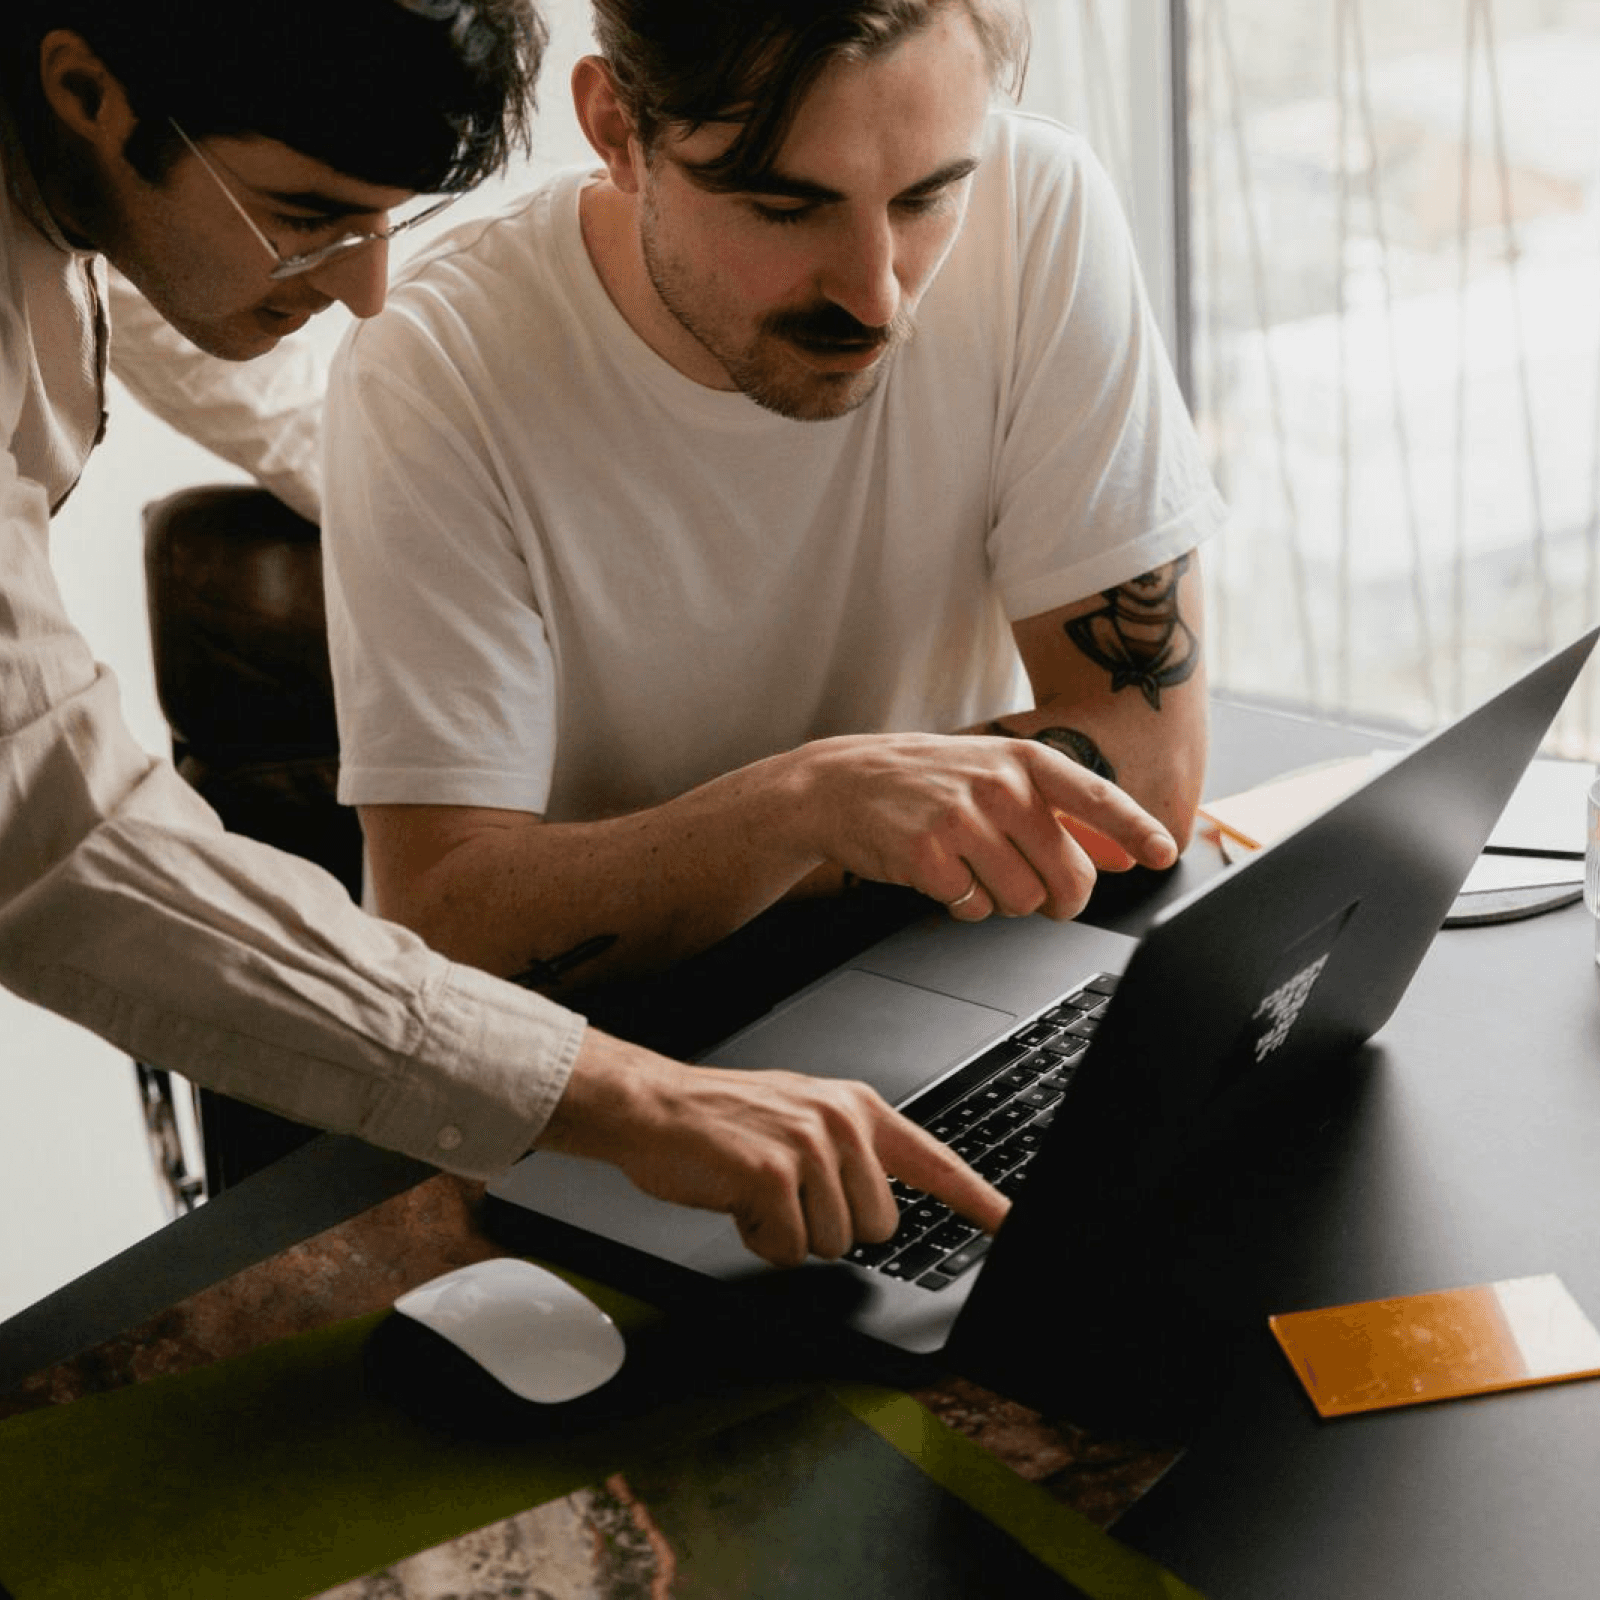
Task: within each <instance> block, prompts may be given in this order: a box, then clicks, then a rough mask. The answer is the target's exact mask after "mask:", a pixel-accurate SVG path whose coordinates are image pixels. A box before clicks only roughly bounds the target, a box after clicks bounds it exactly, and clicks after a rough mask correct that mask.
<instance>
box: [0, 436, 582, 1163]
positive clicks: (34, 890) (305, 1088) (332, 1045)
mask: <svg viewBox="0 0 1600 1600" xmlns="http://www.w3.org/2000/svg"><path fill="white" fill-rule="evenodd" d="M48 543H49V506H48V504H47V499H46V495H45V491H44V490H43V488H42V487H41V486H40V485H39V484H37V483H34V482H32V481H30V480H29V479H28V478H26V477H24V476H23V475H22V474H21V472H20V471H19V469H18V466H17V462H16V459H15V458H14V457H13V456H12V455H11V454H10V453H9V452H7V453H3V454H0V841H3V848H0V982H3V983H4V984H5V985H6V987H8V988H10V989H12V990H13V991H15V992H16V993H17V994H19V995H22V996H23V997H25V998H27V999H29V1000H32V1001H35V1002H37V1003H38V1004H40V1005H43V1006H46V1007H48V1008H49V1009H51V1010H53V1011H57V1012H60V1013H62V1014H63V1015H65V1016H68V1017H71V1018H73V1019H74V1020H76V1021H78V1022H80V1023H82V1024H83V1025H85V1026H86V1027H88V1028H90V1029H92V1030H93V1031H95V1032H96V1033H99V1034H101V1035H102V1036H103V1037H105V1038H107V1039H109V1040H111V1041H112V1042H114V1043H115V1044H117V1045H118V1046H120V1047H121V1048H123V1049H126V1050H128V1051H129V1052H130V1053H132V1054H134V1055H136V1056H138V1057H139V1058H141V1059H143V1060H146V1061H149V1062H152V1063H154V1064H156V1065H159V1066H164V1067H169V1068H171V1069H173V1070H175V1071H179V1072H181V1073H183V1074H184V1075H185V1076H187V1077H189V1078H190V1079H192V1080H194V1081H195V1082H198V1083H202V1084H206V1085H208V1086H210V1087H213V1088H216V1089H219V1090H222V1091H224V1092H226V1093H228V1094H232V1095H236V1096H238V1097H239V1098H241V1099H244V1100H248V1101H251V1102H253V1103H255V1104H258V1105H261V1106H265V1107H267V1108H268V1109H271V1110H274V1111H277V1112H280V1113H281V1114H283V1115H286V1116H289V1117H293V1118H296V1119H298V1120H300V1121H302V1122H308V1123H312V1124H315V1125H317V1126H319V1127H324V1128H329V1129H332V1130H334V1131H337V1132H343V1133H352V1134H356V1135H358V1136H360V1137H361V1138H364V1139H367V1140H369V1141H371V1142H372V1143H375V1144H379V1145H384V1146H387V1147H389V1148H392V1149H396V1150H400V1151H404V1152H405V1153H406V1154H408V1155H412V1156H415V1157H418V1158H420V1159H422V1160H426V1161H431V1162H434V1163H436V1164H437V1165H439V1166H442V1167H446V1168H448V1169H450V1170H452V1171H456V1172H462V1173H467V1174H471V1175H474V1176H486V1175H488V1174H489V1173H492V1172H495V1171H498V1170H500V1169H501V1168H503V1167H505V1166H507V1165H509V1164H510V1163H511V1162H512V1161H514V1160H516V1159H517V1158H518V1157H519V1156H521V1155H522V1154H523V1153H524V1152H525V1151H526V1150H528V1148H529V1147H530V1146H531V1145H532V1144H533V1142H534V1140H535V1139H536V1138H537V1136H538V1134H539V1133H540V1131H541V1130H542V1129H543V1127H544V1124H545V1121H546V1120H547V1118H548V1117H549V1115H550V1112H551V1110H552V1109H553V1108H554V1106H555V1105H556V1103H557V1101H558V1100H559V1099H560V1096H561V1094H562V1092H563V1091H564V1089H565V1086H566V1082H567V1078H568V1075H569V1074H570V1071H571V1068H572V1062H573V1059H574V1057H575V1056H576V1054H577V1051H578V1048H579V1045H580V1043H581V1040H582V1032H583V1022H582V1019H581V1018H579V1017H577V1016H576V1015H574V1014H573V1013H572V1012H570V1011H567V1010H565V1009H564V1008H563V1007H560V1006H558V1005H556V1004H554V1003H553V1002H551V1001H548V1000H546V999H544V998H543V997H541V996H538V995H534V994H530V993H527V992H525V991H523V990H521V989H518V988H516V987H515V986H513V985H510V984H507V983H504V982H501V981H500V980H497V979H494V978H491V977H488V976H487V975H485V974H483V973H479V972H476V971H474V970H471V969H467V968H462V967H458V966H454V965H452V964H451V963H449V962H447V961H446V960H445V959H444V958H443V957H441V956H439V955H437V954H436V953H435V952H433V951H431V950H429V949H428V948H427V947H426V946H425V945H424V944H423V943H422V942H421V941H420V940H418V939H417V938H416V937H415V936H413V935H412V934H410V933H408V932H407V931H405V930H403V929H401V928H398V927H396V926H393V925H392V924H388V923H384V922H381V921H378V920H377V919H375V918H371V917H369V916H367V915H365V914H364V913H363V912H362V911H360V910H359V909H358V908H357V907H356V906H355V905H354V904H353V903H352V902H351V900H350V898H349V896H348V895H347V894H346V893H345V891H344V890H343V888H342V887H341V886H340V885H339V884H338V883H337V882H336V881H335V880H334V879H333V878H331V877H330V876H328V875H327V874H326V873H324V872H322V871H321V870H320V869H319V868H317V867H314V866H312V865H311V864H310V863H308V862H305V861H301V860H299V859H298V858H295V857H292V856H286V855H283V854H281V853H279V852H277V851H274V850H271V849H268V848H267V847H265V846H263V845H258V844H256V843H254V842H253V841H250V840H247V839H243V838H240V837H237V836H233V835H229V834H227V833H225V832H224V831H223V829H222V827H221V826H220V824H219V822H218V821H217V818H216V816H215V815H214V813H212V812H211V810H210V809H209V808H208V807H207V806H206V805H205V804H204V802H203V801H201V800H200V799H199V797H198V796H197V795H195V794H194V792H193V791H192V790H190V789H189V788H188V786H187V785H186V784H184V783H183V781H182V780H181V779H180V778H179V777H178V776H177V774H176V773H175V772H174V771H173V770H172V768H171V767H170V765H168V764H167V763H165V762H159V761H155V760H153V759H152V758H151V757H150V756H149V755H148V754H147V753H146V752H145V751H144V750H142V749H141V748H140V747H139V746H138V744H137V743H136V741H135V740H134V739H133V737H132V736H131V734H129V733H128V731H127V730H126V728H125V727H124V725H123V722H122V717H121V711H120V707H119V699H118V693H117V686H116V682H115V679H114V677H113V676H112V675H111V674H110V673H109V672H108V671H107V670H106V669H105V668H104V667H102V666H100V665H98V664H97V663H96V662H95V661H94V660H93V658H92V656H91V654H90V651H89V649H88V646H87V644H86V643H85V642H84V640H83V639H82V637H81V636H80V635H79V634H78V633H77V632H76V630H75V629H74V628H73V627H72V625H71V623H70V621H69V620H68V618H67V616H66V613H65V611H64V609H63V607H62V603H61V599H60V595H59V592H58V590H57V587H56V584H55V580H54V577H53V575H52V573H51V571H50V566H49V561H48ZM38 1068H39V1070H40V1071H47V1070H48V1064H47V1063H44V1062H40V1063H39V1064H38Z"/></svg>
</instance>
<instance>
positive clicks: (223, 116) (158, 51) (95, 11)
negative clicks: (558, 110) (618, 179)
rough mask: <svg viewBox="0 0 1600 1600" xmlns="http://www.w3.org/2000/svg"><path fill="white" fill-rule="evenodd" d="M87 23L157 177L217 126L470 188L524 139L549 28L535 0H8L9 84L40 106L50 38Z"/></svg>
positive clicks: (137, 152)
mask: <svg viewBox="0 0 1600 1600" xmlns="http://www.w3.org/2000/svg"><path fill="white" fill-rule="evenodd" d="M58 28H59V29H65V30H68V31H70V32H73V33H76V34H79V35H80V36H81V37H82V38H83V39H84V40H85V41H86V42H87V43H88V45H89V46H90V48H91V49H92V50H94V52H95V54H96V55H98V56H99V57H100V59H101V60H102V61H104V62H105V64H106V66H107V67H108V68H110V70H111V71H112V72H113V73H114V74H115V75H116V77H117V79H118V81H119V82H120V83H121V85H122V87H123V90H124V91H125V92H126V94H127V96H128V102H129V104H130V105H131V106H132V107H133V110H134V113H135V115H136V116H137V117H138V118H139V126H138V127H137V128H136V129H135V130H134V132H133V134H132V136H131V137H130V139H129V141H128V145H127V150H126V155H127V158H128V160H129V161H130V162H131V163H132V164H133V165H134V167H135V168H136V169H137V170H138V171H139V172H140V173H142V174H143V175H144V176H145V177H146V178H147V179H149V180H151V181H152V182H155V181H159V179H160V178H161V177H162V176H163V175H164V174H165V171H166V168H167V166H168V165H169V164H170V162H171V161H172V160H173V158H174V157H175V156H176V155H177V154H179V153H181V145H180V143H179V141H178V139H177V136H176V135H175V134H174V133H173V131H172V128H171V126H170V124H169V122H168V120H167V119H168V118H169V117H171V118H175V119H176V120H177V121H178V122H180V123H181V124H182V125H183V128H184V131H185V132H186V133H188V134H190V135H191V136H192V137H193V138H196V139H201V138H204V137H206V136H207V135H208V134H232V135H259V136H262V137H266V138H270V139H277V140H279V141H280V142H282V143H283V144H286V145H288V146H289V147H290V148H291V149H294V150H298V151H299V152H300V153H301V154H302V155H307V156H311V157H312V158H313V159H315V160H318V161H322V162H324V163H326V164H327V165H328V166H330V167H332V168H334V170H335V171H338V172H343V173H346V174H348V175H349V176H351V177H356V178H361V179H364V180H365V181H367V182H369V183H374V184H382V185H385V186H390V187H394V188H402V189H416V190H424V191H430V192H439V191H446V190H462V189H470V188H472V187H473V186H474V185H475V184H477V183H479V182H481V181H482V180H483V179H484V178H487V177H489V176H490V175H491V174H493V173H495V172H498V171H499V170H500V169H501V168H502V167H503V166H504V165H505V162H506V159H507V157H508V156H509V155H510V154H511V153H512V152H513V151H514V150H520V149H526V148H527V145H528V129H529V121H530V118H531V115H532V107H533V86H534V81H535V79H536V78H537V76H538V71H539V63H540V61H541V59H542V56H543V52H544V47H545V42H546V38H547V34H546V29H545V25H544V22H543V20H542V19H541V18H540V16H539V13H538V11H537V10H536V9H535V7H534V0H268V3H265V4H240V3H237V0H160V3H159V4H150V3H148V0H146V3H143V4H141V3H139V0H0V57H3V58H4V60H5V63H6V69H5V77H4V87H5V91H6V94H7V97H8V98H9V99H12V100H13V101H15V102H17V109H18V110H19V111H21V112H22V113H23V114H24V115H27V114H29V113H32V114H33V115H35V116H37V115H38V114H39V104H40V95H39V85H38V61H39V44H40V41H41V40H42V39H43V38H44V36H45V35H46V34H47V33H51V32H53V31H55V30H56V29H58Z"/></svg>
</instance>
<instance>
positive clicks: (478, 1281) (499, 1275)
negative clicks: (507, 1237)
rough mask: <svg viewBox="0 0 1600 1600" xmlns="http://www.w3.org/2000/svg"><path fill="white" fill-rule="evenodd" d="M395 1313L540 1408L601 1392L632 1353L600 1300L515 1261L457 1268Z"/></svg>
mask: <svg viewBox="0 0 1600 1600" xmlns="http://www.w3.org/2000/svg"><path fill="white" fill-rule="evenodd" d="M394 1309H395V1311H396V1312H397V1313H398V1314H399V1315H400V1316H402V1317H407V1318H409V1319H410V1320H411V1321H413V1322H415V1323H418V1324H419V1325H420V1326H422V1327H424V1328H427V1329H429V1330H430V1331H431V1332H433V1333H436V1334H437V1335H438V1336H439V1337H440V1338H442V1339H445V1340H448V1341H449V1343H451V1344H452V1345H454V1346H455V1347H456V1349H458V1350H459V1351H461V1353H462V1354H463V1355H465V1356H468V1357H469V1358H470V1359H471V1360H473V1361H474V1362H476V1363H477V1364H478V1366H479V1367H481V1368H482V1369H483V1371H484V1372H485V1373H487V1374H488V1376H489V1377H491V1378H493V1379H494V1380H495V1382H497V1383H499V1384H501V1385H502V1386H504V1387H505V1388H506V1389H509V1390H510V1391H511V1393H512V1394H514V1395H516V1396H517V1397H518V1398H519V1399H522V1400H529V1401H533V1402H535V1403H536V1404H539V1405H559V1404H560V1403H562V1402H563V1401H568V1400H576V1399H578V1398H579V1396H581V1395H586V1394H588V1393H590V1392H591V1391H592V1390H595V1389H598V1388H599V1387H600V1386H601V1385H602V1384H604V1383H607V1382H609V1381H610V1379H612V1378H613V1377H615V1376H616V1374H617V1373H618V1371H620V1370H621V1367H622V1363H623V1360H624V1358H625V1356H626V1354H627V1351H626V1346H625V1345H624V1343H623V1338H622V1334H621V1333H620V1332H619V1331H618V1328H617V1325H616V1324H615V1323H614V1322H613V1321H612V1320H611V1318H610V1317H608V1316H607V1315H606V1314H605V1312H603V1311H602V1310H601V1309H600V1308H599V1306H597V1305H596V1304H595V1303H594V1301H592V1300H590V1299H589V1298H588V1297H587V1296H586V1295H584V1294H581V1293H579V1291H578V1290H576V1289H574V1288H573V1287H572V1285H571V1284H570V1283H567V1282H566V1281H565V1280H563V1279H561V1278H558V1277H557V1276H556V1275H555V1273H553V1272H547V1271H546V1270H545V1269H544V1268H543V1267H536V1266H534V1264H533V1263H532V1262H531V1261H520V1260H516V1259H514V1258H512V1257H509V1256H501V1257H497V1258H495V1259H494V1260H491V1261H474V1262H473V1263H471V1265H469V1266H465V1267H457V1268H456V1270H455V1271H454V1272H447V1273H445V1274H444V1275H443V1276H442V1277H438V1278H434V1279H432V1280H430V1281H429V1282H427V1283H424V1284H422V1285H420V1286H419V1287H417V1288H415V1289H412V1290H411V1291H409V1293H406V1294H403V1295H401V1296H400V1298H399V1299H398V1300H396V1301H395V1303H394Z"/></svg>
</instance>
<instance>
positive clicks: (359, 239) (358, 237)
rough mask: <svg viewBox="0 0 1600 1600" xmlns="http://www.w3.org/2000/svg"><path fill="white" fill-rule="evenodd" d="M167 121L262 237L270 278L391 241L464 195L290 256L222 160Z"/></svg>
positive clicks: (290, 275) (308, 269)
mask: <svg viewBox="0 0 1600 1600" xmlns="http://www.w3.org/2000/svg"><path fill="white" fill-rule="evenodd" d="M167 121H168V122H171V123H172V128H173V132H175V133H176V134H177V136H178V137H179V138H180V139H182V140H183V142H184V143H185V144H186V145H188V147H189V149H190V151H191V153H192V154H193V155H194V157H195V159H196V160H198V161H199V163H200V165H201V166H202V167H204V168H205V169H206V171H207V172H209V173H210V174H211V178H212V181H213V182H214V183H215V184H216V186H217V187H218V188H219V189H220V190H221V191H222V193H223V195H224V196H225V197H226V199H227V202H228V204H229V205H230V206H232V207H233V209H234V210H235V211H237V212H238V213H239V215H240V217H242V218H243V219H244V225H245V227H247V228H248V229H249V230H250V231H251V233H253V234H254V235H255V236H256V238H257V239H259V240H260V241H261V247H262V249H264V250H265V251H266V252H267V254H268V255H270V256H271V257H272V259H273V262H274V263H275V265H274V266H273V268H272V270H271V271H270V272H269V273H268V274H267V276H268V277H269V278H298V277H299V276H300V275H301V274H302V273H304V272H314V271H315V270H316V269H317V268H318V267H321V266H325V265H326V264H327V263H328V262H330V261H336V260H338V259H339V257H341V256H343V255H345V254H347V253H348V252H349V251H351V250H359V249H360V248H361V247H362V246H363V245H369V244H376V243H378V242H379V241H380V240H383V241H387V240H389V239H392V238H394V236H395V235H396V234H399V233H404V232H405V231H406V230H407V229H408V228H414V227H416V226H417V224H418V223H419V222H426V221H427V220H428V218H429V217H436V216H438V215H439V213H440V212H441V211H443V210H444V209H445V207H446V206H452V205H454V204H455V203H456V201H457V200H459V199H460V198H461V197H460V195H454V194H447V195H446V196H445V197H444V198H443V199H442V200H435V201H434V202H433V203H432V204H431V205H426V206H424V207H423V208H422V210H420V211H418V212H416V213H415V214H414V215H412V216H409V217H405V218H403V219H402V220H401V221H399V222H397V223H395V225H394V226H393V227H392V228H381V229H379V230H378V231H377V232H375V233H360V232H352V233H346V234H343V235H341V236H340V237H339V238H337V239H335V240H333V241H332V243H330V244H324V245H318V246H317V248H316V249H315V250H305V251H302V252H301V253H300V254H299V255H294V256H286V255H285V254H284V253H283V252H282V251H281V250H280V249H279V248H278V247H277V245H275V244H274V243H273V242H272V241H271V240H270V239H269V238H268V237H267V236H266V234H264V233H263V232H262V231H261V229H260V228H259V227H257V226H256V222H255V219H254V218H253V217H252V216H251V215H250V213H249V212H248V211H246V210H245V208H244V206H243V204H242V203H241V201H240V199H239V197H238V196H237V195H236V194H235V193H234V192H233V188H232V186H231V185H230V184H229V183H228V181H227V180H226V179H225V178H224V177H223V176H222V173H221V172H219V171H218V170H217V169H218V167H219V166H220V165H221V163H218V162H213V161H212V160H211V159H210V158H209V157H208V156H207V155H206V153H205V152H204V151H203V150H202V149H201V148H200V146H199V145H197V144H196V143H195V142H194V140H193V139H191V138H190V137H189V135H188V134H186V133H185V132H184V131H183V129H182V128H180V127H179V126H178V124H177V123H176V122H174V121H173V119H172V118H171V117H168V118H167ZM234 177H235V178H236V179H238V174H237V173H235V174H234ZM238 181H241V182H242V181H243V180H242V179H240V180H238Z"/></svg>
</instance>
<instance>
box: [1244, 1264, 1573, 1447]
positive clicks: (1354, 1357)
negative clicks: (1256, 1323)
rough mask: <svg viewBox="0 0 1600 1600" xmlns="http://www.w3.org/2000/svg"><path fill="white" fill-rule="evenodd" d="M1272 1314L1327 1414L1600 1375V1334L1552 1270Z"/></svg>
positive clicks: (1295, 1362)
mask: <svg viewBox="0 0 1600 1600" xmlns="http://www.w3.org/2000/svg"><path fill="white" fill-rule="evenodd" d="M1267 1321H1268V1325H1269V1326H1270V1327H1271V1329H1272V1332H1273V1334H1274V1336H1275V1337H1276V1338H1277V1341H1278V1343H1279V1344H1280V1345H1281V1346H1282V1347H1283V1352H1284V1354H1285V1355H1286V1356H1288V1358H1289V1360H1290V1362H1291V1363H1292V1365H1293V1366H1294V1370H1295V1372H1296V1374H1297V1375H1298V1376H1299V1379H1300V1382H1301V1383H1302V1384H1303V1385H1304V1386H1305V1390H1306V1393H1307V1394H1308V1395H1310V1397H1311V1403H1312V1404H1313V1405H1314V1406H1315V1407H1316V1408H1317V1410H1318V1412H1319V1413H1320V1414H1321V1415H1322V1416H1324V1417H1340V1416H1346V1415H1348V1414H1349V1413H1351V1412H1357V1411H1379V1410H1383V1409H1384V1408H1386V1407H1389V1406H1408V1405H1420V1404H1422V1403H1423V1402H1425V1401H1430V1400H1453V1399H1458V1398H1460V1397H1461V1396H1463V1395H1471V1394H1489V1393H1492V1392H1494V1391H1496V1390H1499V1389H1522V1388H1528V1387H1530V1386H1532V1385H1534V1384H1543V1383H1562V1382H1565V1381H1566V1380H1568V1379H1572V1378H1592V1377H1600V1333H1597V1332H1596V1331H1595V1328H1594V1325H1593V1323H1591V1322H1590V1321H1589V1319H1588V1317H1587V1316H1585V1315H1584V1312H1583V1309H1582V1307H1580V1306H1579V1305H1578V1303H1577V1301H1576V1300H1574V1299H1573V1298H1572V1296H1571V1295H1570V1294H1569V1293H1568V1292H1567V1288H1566V1285H1565V1284H1563V1283H1562V1281H1561V1280H1560V1279H1559V1278H1558V1277H1556V1276H1554V1275H1553V1274H1550V1273H1546V1274H1544V1275H1543V1276H1540V1277H1533V1278H1508V1279H1505V1280H1503V1281H1501V1282H1499V1283H1486V1284H1480V1285H1478V1286H1477V1287H1475V1288H1470V1289H1442V1290H1438V1291H1436V1292H1434V1293H1431V1294H1410V1295H1398V1296H1396V1297H1394V1298H1392V1299H1388V1300H1366V1301H1362V1302H1360V1303H1358V1304H1355V1305H1347V1306H1329V1307H1327V1308H1325V1309H1323V1310H1320V1311H1292V1312H1289V1313H1287V1314H1285V1315H1280V1316H1275V1317H1269V1318H1268V1319H1267Z"/></svg>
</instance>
